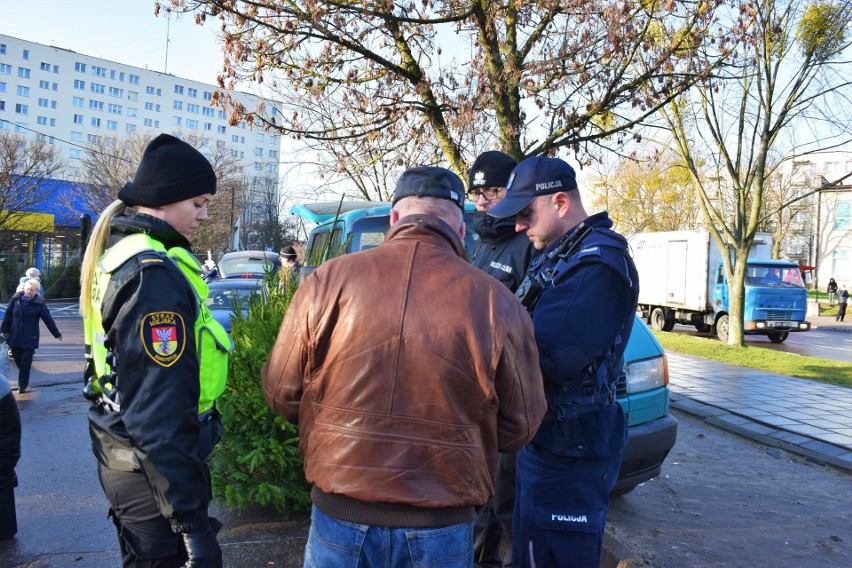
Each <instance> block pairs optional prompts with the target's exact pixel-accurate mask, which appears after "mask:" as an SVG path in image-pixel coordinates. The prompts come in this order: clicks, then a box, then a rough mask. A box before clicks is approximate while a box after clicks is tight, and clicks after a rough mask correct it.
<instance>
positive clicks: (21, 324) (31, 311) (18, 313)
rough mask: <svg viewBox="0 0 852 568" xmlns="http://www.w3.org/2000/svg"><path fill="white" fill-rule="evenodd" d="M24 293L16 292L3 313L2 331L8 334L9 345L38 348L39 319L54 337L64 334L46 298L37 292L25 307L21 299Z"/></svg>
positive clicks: (0, 329)
mask: <svg viewBox="0 0 852 568" xmlns="http://www.w3.org/2000/svg"><path fill="white" fill-rule="evenodd" d="M23 295H24V293H23V292H16V293H15V294H14V295H13V296H12V299H11V300H9V305H8V306H7V307H6V313H5V314H3V323H2V324H0V333H5V334H7V335H8V339H7V340H6V342H7V343H8V344H9V347H17V348H18V349H38V340H39V330H38V322H39V320H42V321H43V322H44V325H46V326H47V329H49V330H50V333H52V334H53V337H56V338H59V337H60V336H61V335H62V334H61V333H59V329H58V328H57V327H56V323H54V321H53V318H52V317H51V316H50V310H49V309H47V304H46V303H45V301H44V298H42V297H41V296H39V295H38V294H36V296H35V298H33V299H32V301H31V302H29V304H28V305H27V306H26V307H24V303H23V302H22V301H21V296H23Z"/></svg>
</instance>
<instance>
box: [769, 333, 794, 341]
mask: <svg viewBox="0 0 852 568" xmlns="http://www.w3.org/2000/svg"><path fill="white" fill-rule="evenodd" d="M788 335H790V332H789V331H782V332H781V333H770V334H769V341H771V342H772V343H784V340H785V339H787V336H788Z"/></svg>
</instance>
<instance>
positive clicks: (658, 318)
mask: <svg viewBox="0 0 852 568" xmlns="http://www.w3.org/2000/svg"><path fill="white" fill-rule="evenodd" d="M651 329H653V330H654V331H671V328H669V329H666V312H665V311H663V308H654V310H653V311H652V312H651Z"/></svg>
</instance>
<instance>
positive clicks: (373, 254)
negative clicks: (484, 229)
mask: <svg viewBox="0 0 852 568" xmlns="http://www.w3.org/2000/svg"><path fill="white" fill-rule="evenodd" d="M463 205H464V186H463V184H462V182H461V180H460V179H459V177H458V176H457V175H455V174H454V173H452V172H450V171H449V170H446V169H443V168H436V167H421V168H413V169H410V170H407V171H406V172H405V173H403V175H402V176H401V177H400V179H399V182H398V183H397V186H396V191H395V192H394V197H393V209H392V211H391V229H390V231H389V232H388V234H387V236H386V237H385V242H384V243H383V244H382V245H381V246H379V247H377V248H374V249H370V250H367V251H363V252H359V253H355V254H351V255H346V256H343V257H339V258H335V259H333V260H330V261H328V262H326V263H325V264H323V265H322V266H320V267H319V268H318V269H317V270H316V271H315V272H314V273H313V274H311V276H310V277H308V278H307V279H306V280H305V282H304V283H303V284H302V285H301V287H300V288H299V289H298V290H297V292H296V294H295V296H294V297H293V300H292V302H291V304H290V307H289V309H288V310H287V314H286V316H285V317H284V321H283V322H282V324H281V329H280V332H279V335H278V339H277V340H276V342H275V345H274V347H273V349H272V353H271V354H270V358H269V361H267V363H266V364H265V365H264V367H263V370H262V373H261V374H262V380H263V392H264V396H265V397H266V401H267V403H268V404H269V405H270V407H272V408H273V409H274V410H275V411H276V412H277V413H279V414H280V415H282V416H284V417H285V418H287V419H288V420H290V421H291V422H297V423H298V424H299V427H300V448H301V451H302V455H303V456H304V458H305V474H306V477H307V479H308V481H309V482H310V483H312V484H313V486H314V487H313V490H312V493H311V496H312V499H313V504H314V506H313V511H312V522H311V530H310V535H309V537H308V544H307V547H306V549H305V565H306V566H309V565H310V566H331V567H333V566H338V565H342V563H343V558H349V559H351V558H353V557H354V558H360V559H361V560H366V559H369V560H370V561H371V562H372V564H371V565H372V566H374V565H376V564H375V562H376V561H377V560H378V559H380V558H384V559H386V565H387V566H394V567H398V566H413V565H415V564H418V563H421V564H423V565H425V564H430V563H437V562H438V561H439V560H440V561H442V562H443V563H442V565H446V566H471V565H472V564H473V520H474V518H475V508H476V507H477V506H479V505H482V504H483V503H485V502H486V501H487V500H488V498H489V496H490V495H491V493H492V492H493V484H492V481H493V477H494V470H495V467H496V464H497V451H498V450H502V451H515V450H517V449H519V448H521V447H522V446H524V444H526V443H527V442H528V441H529V440H531V439H532V437H533V435H534V434H535V432H536V430H537V428H538V426H539V423H540V421H541V418H542V416H543V415H544V412H545V401H544V393H543V390H542V382H541V372H540V369H539V365H538V354H537V351H536V347H535V338H534V336H533V330H532V325H531V322H530V318H529V317H528V316H527V314H526V312H525V310H524V308H523V307H522V306H521V304H520V303H519V302H518V300H517V299H516V298H515V297H514V296H513V295H512V293H511V292H510V291H509V290H508V289H507V288H506V287H505V286H504V285H503V284H501V283H500V282H498V281H497V280H496V279H494V278H492V277H491V276H489V275H487V274H485V273H484V272H482V271H480V270H479V269H477V268H476V267H474V266H472V265H470V264H469V263H468V262H467V260H466V258H465V253H464V249H463V247H462V239H463V238H464V234H465V225H464V219H463V215H462V207H463ZM346 565H347V566H349V565H350V564H346ZM358 565H361V564H360V563H359V564H358Z"/></svg>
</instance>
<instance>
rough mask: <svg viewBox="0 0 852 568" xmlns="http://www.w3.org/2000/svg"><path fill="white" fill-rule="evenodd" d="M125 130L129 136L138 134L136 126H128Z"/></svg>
mask: <svg viewBox="0 0 852 568" xmlns="http://www.w3.org/2000/svg"><path fill="white" fill-rule="evenodd" d="M125 130H126V131H127V133H128V134H133V133H134V132H136V125H135V124H127V126H126V127H125Z"/></svg>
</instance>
